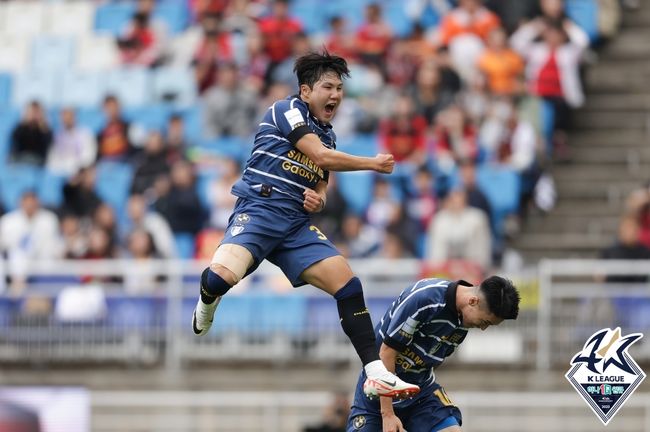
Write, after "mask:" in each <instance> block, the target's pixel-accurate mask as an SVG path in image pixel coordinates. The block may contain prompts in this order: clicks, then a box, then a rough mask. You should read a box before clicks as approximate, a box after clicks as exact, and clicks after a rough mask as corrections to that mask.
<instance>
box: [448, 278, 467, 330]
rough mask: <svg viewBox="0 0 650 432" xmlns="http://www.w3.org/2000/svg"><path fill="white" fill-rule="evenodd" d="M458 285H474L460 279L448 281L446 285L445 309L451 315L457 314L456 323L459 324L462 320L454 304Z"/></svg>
mask: <svg viewBox="0 0 650 432" xmlns="http://www.w3.org/2000/svg"><path fill="white" fill-rule="evenodd" d="M458 285H462V286H466V287H471V286H474V285H472V284H471V283H469V282H467V281H464V280H462V279H459V280H457V281H455V282H450V283H449V285H447V293H446V294H445V303H446V305H445V309H448V310H449V312H451V313H452V314H453V316H457V317H458V324H461V323H462V322H463V318H462V316H461V314H460V312H459V311H458V307H457V305H456V292H457V291H458Z"/></svg>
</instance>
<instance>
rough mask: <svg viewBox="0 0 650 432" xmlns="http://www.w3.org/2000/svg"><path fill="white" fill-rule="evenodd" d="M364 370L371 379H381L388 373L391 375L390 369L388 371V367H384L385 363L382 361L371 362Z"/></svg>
mask: <svg viewBox="0 0 650 432" xmlns="http://www.w3.org/2000/svg"><path fill="white" fill-rule="evenodd" d="M363 368H364V369H365V371H366V375H368V376H369V377H371V378H375V377H379V376H382V375H386V374H387V373H390V372H388V369H386V366H384V363H383V362H382V361H381V360H375V361H371V362H370V363H368V364H367V365H365V366H364V367H363Z"/></svg>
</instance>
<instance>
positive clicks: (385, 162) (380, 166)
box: [375, 153, 395, 174]
mask: <svg viewBox="0 0 650 432" xmlns="http://www.w3.org/2000/svg"><path fill="white" fill-rule="evenodd" d="M375 162H376V163H377V166H376V168H375V171H377V172H379V173H382V174H390V173H392V172H393V168H394V167H395V158H393V155H392V154H382V153H379V154H378V155H377V156H375Z"/></svg>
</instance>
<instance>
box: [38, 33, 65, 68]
mask: <svg viewBox="0 0 650 432" xmlns="http://www.w3.org/2000/svg"><path fill="white" fill-rule="evenodd" d="M74 48H75V45H74V40H73V39H72V38H70V37H65V36H39V37H37V38H34V40H33V41H32V54H31V61H30V63H31V68H32V70H36V71H47V72H52V71H56V72H62V71H65V70H67V69H69V68H70V67H71V66H72V61H73V58H74Z"/></svg>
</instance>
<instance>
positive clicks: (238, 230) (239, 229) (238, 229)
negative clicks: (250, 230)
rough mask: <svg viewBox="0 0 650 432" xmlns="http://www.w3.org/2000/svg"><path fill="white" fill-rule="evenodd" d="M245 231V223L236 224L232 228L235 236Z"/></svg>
mask: <svg viewBox="0 0 650 432" xmlns="http://www.w3.org/2000/svg"><path fill="white" fill-rule="evenodd" d="M242 231H244V225H234V226H233V227H232V228H230V234H231V235H232V236H233V237H234V236H236V235H237V234H241V233H242Z"/></svg>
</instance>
